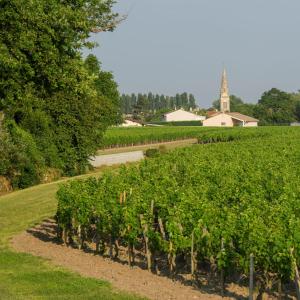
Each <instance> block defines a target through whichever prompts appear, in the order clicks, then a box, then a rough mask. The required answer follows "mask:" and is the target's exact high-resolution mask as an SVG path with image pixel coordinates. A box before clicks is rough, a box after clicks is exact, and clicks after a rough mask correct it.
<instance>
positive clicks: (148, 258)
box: [140, 215, 151, 271]
mask: <svg viewBox="0 0 300 300" xmlns="http://www.w3.org/2000/svg"><path fill="white" fill-rule="evenodd" d="M140 220H141V225H142V229H143V236H144V241H145V250H146V257H147V268H148V271H151V251H150V249H149V238H148V224H147V223H144V222H143V220H144V215H140ZM143 223H144V224H143Z"/></svg>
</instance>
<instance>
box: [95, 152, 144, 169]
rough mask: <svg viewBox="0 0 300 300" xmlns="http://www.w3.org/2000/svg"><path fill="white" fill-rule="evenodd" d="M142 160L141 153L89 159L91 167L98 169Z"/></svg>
mask: <svg viewBox="0 0 300 300" xmlns="http://www.w3.org/2000/svg"><path fill="white" fill-rule="evenodd" d="M143 158H144V153H143V151H134V152H124V153H117V154H108V155H98V156H95V157H93V158H91V159H90V163H91V164H92V166H93V167H95V168H98V167H101V166H104V165H106V166H112V165H117V164H123V163H127V162H135V161H140V160H142V159H143Z"/></svg>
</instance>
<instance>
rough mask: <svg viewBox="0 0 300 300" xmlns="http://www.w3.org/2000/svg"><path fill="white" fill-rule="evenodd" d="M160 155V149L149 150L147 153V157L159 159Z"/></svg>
mask: <svg viewBox="0 0 300 300" xmlns="http://www.w3.org/2000/svg"><path fill="white" fill-rule="evenodd" d="M158 155H159V150H158V149H152V148H151V149H147V150H146V152H145V156H146V157H157V156H158Z"/></svg>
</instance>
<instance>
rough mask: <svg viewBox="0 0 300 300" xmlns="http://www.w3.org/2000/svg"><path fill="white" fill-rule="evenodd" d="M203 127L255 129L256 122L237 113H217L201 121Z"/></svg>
mask: <svg viewBox="0 0 300 300" xmlns="http://www.w3.org/2000/svg"><path fill="white" fill-rule="evenodd" d="M203 126H204V127H233V126H241V127H257V126H258V120H257V119H255V118H252V117H249V116H246V115H243V114H240V113H238V112H217V113H216V114H214V115H213V116H212V117H210V118H208V119H206V120H205V121H203Z"/></svg>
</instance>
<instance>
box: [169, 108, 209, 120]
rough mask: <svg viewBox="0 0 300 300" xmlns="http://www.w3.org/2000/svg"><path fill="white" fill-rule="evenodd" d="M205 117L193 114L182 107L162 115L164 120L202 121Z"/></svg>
mask: <svg viewBox="0 0 300 300" xmlns="http://www.w3.org/2000/svg"><path fill="white" fill-rule="evenodd" d="M205 119H206V117H204V116H199V115H196V114H193V113H191V112H188V111H185V110H184V109H182V108H181V109H178V110H176V111H172V112H170V113H167V114H165V115H164V121H165V122H182V121H203V120H205Z"/></svg>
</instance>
